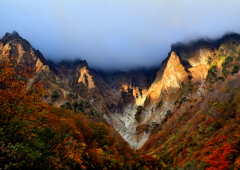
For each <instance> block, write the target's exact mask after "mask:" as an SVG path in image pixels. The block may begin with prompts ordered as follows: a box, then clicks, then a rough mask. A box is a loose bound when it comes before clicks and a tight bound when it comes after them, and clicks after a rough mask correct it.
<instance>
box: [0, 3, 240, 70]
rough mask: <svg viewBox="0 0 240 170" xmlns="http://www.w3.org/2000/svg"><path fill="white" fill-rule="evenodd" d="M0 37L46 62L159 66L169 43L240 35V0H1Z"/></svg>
mask: <svg viewBox="0 0 240 170" xmlns="http://www.w3.org/2000/svg"><path fill="white" fill-rule="evenodd" d="M0 6H1V10H0V23H1V24H0V37H2V36H4V35H5V33H6V32H10V33H11V32H12V31H14V30H15V31H17V32H18V33H19V34H20V36H21V37H23V38H24V39H26V40H28V41H29V42H30V43H31V45H32V46H33V47H34V48H36V49H39V50H40V51H41V52H42V54H43V55H44V57H45V58H47V59H51V60H53V61H56V62H57V61H60V60H63V59H67V60H69V59H76V58H79V59H82V60H84V59H85V60H87V62H88V64H89V66H90V67H93V68H96V69H98V68H101V69H105V70H109V69H120V70H127V69H131V68H137V67H143V66H144V67H152V66H156V65H160V64H161V62H162V61H163V60H164V59H165V58H166V57H167V54H168V52H169V51H170V48H171V44H172V43H176V42H187V41H190V40H195V39H197V38H202V37H208V38H218V37H221V36H222V35H223V34H225V33H226V32H236V33H240V22H239V16H240V1H239V0H40V1H39V0H21V1H20V0H0Z"/></svg>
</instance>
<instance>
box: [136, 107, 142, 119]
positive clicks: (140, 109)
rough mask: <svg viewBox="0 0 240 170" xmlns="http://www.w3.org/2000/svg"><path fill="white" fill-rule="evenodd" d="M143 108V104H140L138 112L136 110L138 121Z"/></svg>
mask: <svg viewBox="0 0 240 170" xmlns="http://www.w3.org/2000/svg"><path fill="white" fill-rule="evenodd" d="M142 110H143V107H142V106H138V107H137V112H136V114H135V119H136V120H137V121H140V115H141V113H142Z"/></svg>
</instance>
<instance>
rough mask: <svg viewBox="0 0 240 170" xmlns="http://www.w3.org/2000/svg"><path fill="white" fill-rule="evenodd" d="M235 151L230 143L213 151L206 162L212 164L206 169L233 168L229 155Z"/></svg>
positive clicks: (221, 169) (222, 169)
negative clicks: (228, 158)
mask: <svg viewBox="0 0 240 170" xmlns="http://www.w3.org/2000/svg"><path fill="white" fill-rule="evenodd" d="M232 152H234V150H233V149H232V147H231V146H230V144H228V143H226V144H225V145H224V146H222V147H220V148H218V149H216V150H214V151H213V153H212V155H209V156H208V158H207V159H206V161H205V162H206V163H207V164H209V165H210V167H209V168H207V169H206V170H228V169H230V168H231V165H230V161H228V160H227V156H228V155H229V154H230V153H232Z"/></svg>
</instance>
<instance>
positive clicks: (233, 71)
mask: <svg viewBox="0 0 240 170" xmlns="http://www.w3.org/2000/svg"><path fill="white" fill-rule="evenodd" d="M238 71H239V66H237V65H235V66H234V67H233V69H232V72H231V74H232V75H233V74H235V73H237V72H238Z"/></svg>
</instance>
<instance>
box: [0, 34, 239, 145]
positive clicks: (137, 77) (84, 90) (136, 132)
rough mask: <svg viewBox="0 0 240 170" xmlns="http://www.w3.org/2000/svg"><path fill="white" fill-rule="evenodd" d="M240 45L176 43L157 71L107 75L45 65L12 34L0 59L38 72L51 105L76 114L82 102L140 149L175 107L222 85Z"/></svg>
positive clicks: (83, 65) (226, 40)
mask: <svg viewBox="0 0 240 170" xmlns="http://www.w3.org/2000/svg"><path fill="white" fill-rule="evenodd" d="M239 41H240V36H239V35H238V34H229V35H226V36H224V37H223V38H221V39H218V40H214V41H212V40H199V41H195V42H190V43H189V44H182V43H176V44H173V45H172V49H171V51H170V52H169V55H168V57H167V58H166V59H165V60H164V61H163V62H162V64H161V66H160V68H158V69H155V68H152V69H136V70H132V71H129V72H122V71H115V72H105V71H95V70H93V69H91V68H89V66H88V64H87V62H86V61H85V60H84V61H82V60H76V61H62V62H60V63H58V64H54V63H53V62H47V61H46V59H45V58H44V57H43V55H42V54H41V53H40V51H38V50H35V49H34V48H32V46H31V45H30V43H29V42H28V41H26V40H24V39H23V38H22V37H20V36H19V35H18V34H17V33H16V32H14V33H12V34H10V33H6V35H5V36H4V37H3V38H2V39H1V40H0V57H1V58H2V57H7V58H11V59H14V61H15V63H16V65H18V66H20V65H21V66H23V67H25V66H26V65H30V66H32V67H35V68H37V72H36V76H35V77H34V78H33V79H31V80H29V85H31V83H32V82H34V81H40V80H43V81H45V82H47V85H46V86H45V87H46V90H47V92H46V94H45V95H44V97H43V98H44V100H45V101H46V102H47V103H49V104H51V105H54V106H58V107H63V108H68V109H73V110H74V111H76V112H82V111H83V109H84V108H83V106H82V104H79V103H84V106H86V107H85V111H86V109H87V110H88V112H89V114H92V113H94V112H98V113H101V114H97V115H98V116H99V115H100V116H102V117H103V118H104V119H105V120H106V121H108V123H109V124H110V125H111V126H113V127H114V128H115V130H116V131H118V132H119V133H120V134H121V136H122V137H123V138H124V139H125V140H126V141H127V142H128V143H129V144H130V145H131V146H132V147H133V148H137V149H138V148H140V147H141V146H143V144H144V143H145V142H146V141H147V139H148V136H149V133H150V131H151V129H152V128H154V126H155V125H156V124H160V123H162V122H163V121H164V120H166V117H167V116H169V114H171V110H172V109H173V108H174V107H175V106H176V104H177V103H180V105H181V103H182V102H184V101H185V100H187V98H190V97H193V98H197V97H198V96H199V95H203V94H204V93H205V89H204V86H205V85H206V83H209V82H211V81H218V80H219V79H220V80H221V79H222V78H224V77H226V76H227V74H229V73H230V72H231V71H232V70H233V69H234V68H235V67H234V65H231V64H229V63H232V60H233V59H234V61H235V58H236V57H237V56H231V55H232V54H231V50H236V49H237V47H238V45H239ZM228 56H230V57H232V58H233V59H232V60H231V58H228ZM224 57H225V58H224ZM234 57H235V58H234ZM230 60H231V61H230ZM236 69H237V68H235V70H236ZM237 71H238V70H237ZM76 103H77V104H76ZM93 110H94V111H93ZM93 115H94V114H93Z"/></svg>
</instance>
